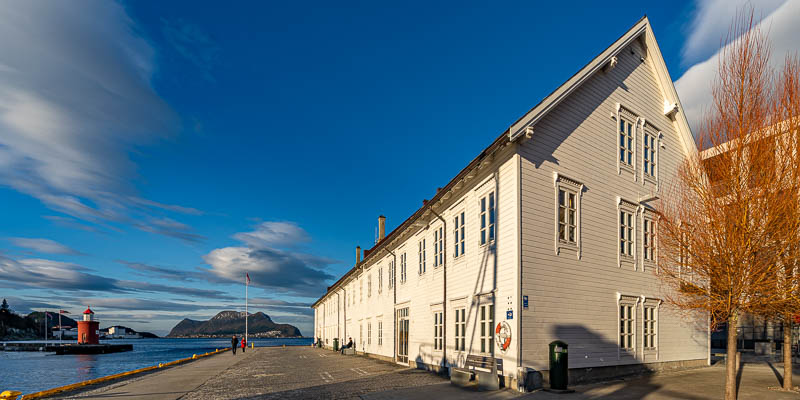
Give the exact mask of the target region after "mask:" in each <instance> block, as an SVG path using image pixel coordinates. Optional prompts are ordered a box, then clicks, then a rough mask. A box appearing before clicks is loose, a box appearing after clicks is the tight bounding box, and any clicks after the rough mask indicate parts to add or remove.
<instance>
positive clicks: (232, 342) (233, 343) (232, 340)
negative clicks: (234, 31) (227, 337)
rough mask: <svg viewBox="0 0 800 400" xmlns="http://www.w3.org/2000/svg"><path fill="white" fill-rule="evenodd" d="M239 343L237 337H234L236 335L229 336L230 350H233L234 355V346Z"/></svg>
mask: <svg viewBox="0 0 800 400" xmlns="http://www.w3.org/2000/svg"><path fill="white" fill-rule="evenodd" d="M238 345H239V339H237V338H236V335H233V337H232V338H231V350H233V355H236V346H238Z"/></svg>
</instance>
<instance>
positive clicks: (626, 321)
mask: <svg viewBox="0 0 800 400" xmlns="http://www.w3.org/2000/svg"><path fill="white" fill-rule="evenodd" d="M635 309H636V303H620V305H619V348H620V349H621V350H627V351H631V352H632V351H633V346H634V343H635V340H634V339H635V336H634V329H635V326H636V324H635V315H636V314H635Z"/></svg>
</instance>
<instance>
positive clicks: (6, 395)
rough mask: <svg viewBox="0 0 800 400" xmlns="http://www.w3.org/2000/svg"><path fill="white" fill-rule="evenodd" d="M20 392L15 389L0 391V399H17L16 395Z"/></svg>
mask: <svg viewBox="0 0 800 400" xmlns="http://www.w3.org/2000/svg"><path fill="white" fill-rule="evenodd" d="M21 394H22V392H20V391H17V390H6V391H4V392H3V393H0V399H3V400H17V397H18V396H19V395H21Z"/></svg>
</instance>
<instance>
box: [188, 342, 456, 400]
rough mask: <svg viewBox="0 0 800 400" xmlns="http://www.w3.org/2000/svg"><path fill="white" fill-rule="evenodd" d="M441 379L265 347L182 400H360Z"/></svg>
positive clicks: (309, 351)
mask: <svg viewBox="0 0 800 400" xmlns="http://www.w3.org/2000/svg"><path fill="white" fill-rule="evenodd" d="M443 382H446V380H445V379H444V378H442V377H439V376H437V375H435V374H432V373H430V372H427V371H421V370H415V369H409V368H406V367H403V366H400V365H396V364H393V363H388V362H383V361H379V360H375V359H372V358H367V357H360V356H342V355H340V354H338V353H334V352H331V351H328V350H322V349H316V348H311V347H286V348H280V347H273V348H267V347H262V348H259V349H257V351H256V352H255V353H254V354H253V355H252V356H251V357H248V358H247V359H246V360H243V361H241V362H239V363H237V364H236V365H235V366H233V367H231V368H229V369H227V370H225V371H223V372H221V373H220V374H218V375H217V376H215V377H214V378H211V379H209V380H208V381H207V382H206V383H205V384H203V385H202V386H200V387H199V388H197V389H196V390H194V391H192V392H190V393H187V394H186V395H185V396H184V397H182V398H181V399H182V400H183V399H187V400H195V399H356V398H360V396H362V395H366V394H369V393H375V392H383V391H388V390H394V389H400V388H409V387H418V386H424V385H432V384H441V383H443Z"/></svg>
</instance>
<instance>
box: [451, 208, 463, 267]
mask: <svg viewBox="0 0 800 400" xmlns="http://www.w3.org/2000/svg"><path fill="white" fill-rule="evenodd" d="M453 222H454V224H453V225H455V228H454V229H453V237H454V238H455V240H454V243H453V245H454V246H453V247H454V248H455V249H454V252H453V254H454V255H455V257H459V256H461V255H463V254H464V250H465V247H464V211H462V212H461V214H456V216H455V218H453Z"/></svg>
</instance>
